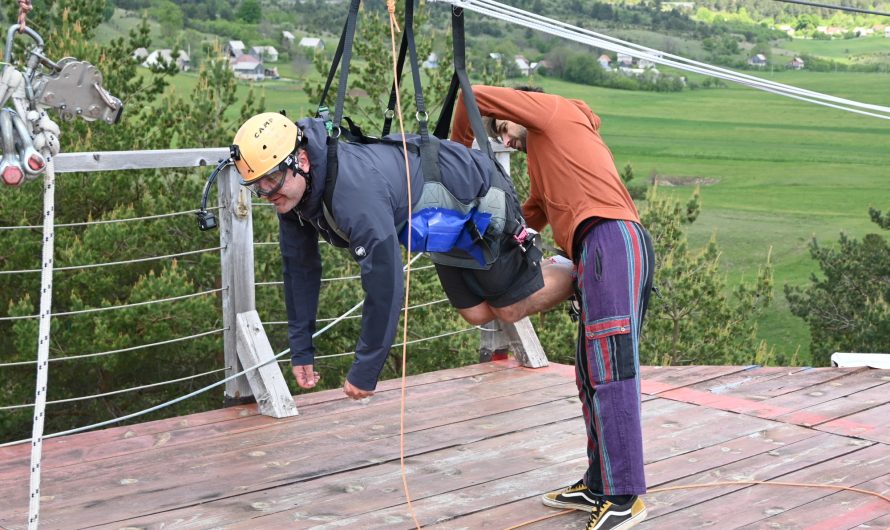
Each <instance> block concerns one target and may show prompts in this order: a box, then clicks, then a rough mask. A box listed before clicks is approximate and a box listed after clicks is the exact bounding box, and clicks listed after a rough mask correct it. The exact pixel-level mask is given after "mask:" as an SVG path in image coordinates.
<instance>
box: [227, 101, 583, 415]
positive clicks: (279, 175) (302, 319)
mask: <svg viewBox="0 0 890 530" xmlns="http://www.w3.org/2000/svg"><path fill="white" fill-rule="evenodd" d="M328 136H329V131H328V129H327V128H326V124H325V120H324V119H323V118H306V119H302V120H299V121H298V122H297V123H294V122H293V121H291V120H290V119H288V118H287V117H285V116H283V115H281V114H276V113H264V114H259V115H257V116H254V117H252V118H250V119H249V120H247V121H246V122H245V123H244V124H243V125H242V126H241V128H240V129H239V131H238V133H237V134H236V136H235V139H234V142H233V145H232V148H231V151H232V153H231V154H232V162H233V163H234V164H235V166H236V168H237V169H238V171H239V173H240V174H241V177H242V184H243V185H245V186H249V187H250V189H251V190H252V191H253V192H254V193H256V194H257V195H258V196H260V197H263V198H265V199H266V200H268V201H269V202H271V203H272V204H274V205H275V209H276V210H277V212H278V217H279V231H280V238H279V239H280V247H281V254H282V259H283V262H284V285H285V303H286V306H287V315H288V335H289V342H290V347H291V364H292V365H293V373H294V376H295V378H296V380H297V383H298V384H299V385H300V386H301V387H303V388H311V387H313V386H315V384H316V382H317V381H318V377H319V376H318V374H317V373H316V372H315V371H314V368H313V362H314V357H315V348H314V346H313V343H312V334H313V333H314V332H315V323H316V314H317V310H318V300H319V291H320V287H321V258H320V254H319V249H318V237H319V235H320V236H321V237H322V238H324V239H325V240H326V241H328V242H329V243H331V244H332V245H334V246H337V247H342V248H348V249H349V252H350V254H351V255H352V257H353V259H355V260H356V261H357V262H358V263H359V265H360V268H361V277H362V288H363V289H364V291H365V302H364V306H363V310H362V329H361V335H360V337H359V340H358V342H357V344H356V354H355V361H354V363H353V365H352V367H351V368H350V370H349V373H348V374H347V376H346V381H345V383H344V387H343V390H344V392H345V393H346V394H347V395H348V396H350V397H352V398H353V399H360V398H363V397H367V396H370V395H372V394H373V392H374V389H375V387H376V384H377V379H378V377H379V375H380V372H381V370H382V369H383V366H384V362H385V360H386V356H387V354H388V353H389V350H390V348H391V346H392V343H393V339H394V336H395V331H396V324H397V322H398V319H399V311H400V307H401V302H402V290H403V278H402V256H401V249H400V248H399V243H400V241H401V242H402V243H403V244H405V242H406V240H407V230H408V224H407V220H408V203H407V178H406V174H405V171H406V168H405V158H404V155H403V152H402V148H401V141H400V140H399V141H398V142H396V141H391V140H383V141H375V142H372V143H361V142H338V143H337V144H338V145H337V148H336V158H334V159H331V158H330V157H329V152H328V146H327V145H326V142H327V140H328ZM407 141H408V143H409V149H408V151H409V153H408V161H409V165H410V169H411V172H410V173H411V179H412V186H411V190H412V197H411V200H412V206H413V219H412V227H413V230H414V234H413V236H412V250H414V251H427V252H431V254H430V255H431V257H432V258H433V261H434V262H435V263H436V268H437V270H438V272H439V276H440V278H441V280H442V284H443V287H444V289H445V291H446V293H447V295H448V297H449V300H450V301H451V302H452V304H454V305H455V306H456V307H458V308H466V307H473V308H480V307H484V308H485V309H486V312H487V314H489V315H494V316H493V317H489V318H487V319H486V320H475V321H472V322H473V323H477V324H478V323H484V322H487V321H488V320H491V319H492V318H500V319H502V320H505V321H508V322H515V321H516V320H519V319H520V318H522V317H523V316H526V315H527V314H530V313H533V312H537V311H540V310H542V309H544V308H546V307H550V306H552V305H553V303H552V302H551V301H550V298H553V297H555V298H556V299H565V298H566V297H568V295H569V291H570V289H571V267H566V266H564V265H562V266H561V267H562V268H561V273H562V275H561V276H558V274H557V273H556V272H555V271H556V270H557V269H558V268H559V267H560V266H559V265H550V264H548V265H547V268H548V269H549V268H551V267H556V268H557V269H554V270H553V271H548V272H545V274H547V275H548V277H552V278H557V277H559V278H561V282H557V284H558V285H560V286H561V288H562V291H563V292H561V293H559V294H555V295H554V294H550V293H549V291H551V290H553V289H552V288H553V287H554V285H557V284H554V285H551V286H548V287H550V289H542V287H544V278H543V275H542V265H541V263H540V258H541V254H540V251H539V250H538V249H537V248H536V247H535V246H534V245H533V244H532V237H531V236H530V234H529V233H528V232H527V231H526V229H525V224H524V220H523V219H522V217H521V213H520V210H519V203H518V201H517V199H516V196H515V191H514V190H513V187H512V184H511V183H510V181H509V178H507V177H505V175H504V174H503V170H502V169H501V168H500V167H499V166H498V164H497V163H496V162H494V161H493V160H492V159H491V158H489V157H488V156H487V155H484V154H483V153H481V152H479V151H476V150H472V149H469V148H467V147H465V146H463V145H460V144H458V143H455V142H450V141H441V142H438V141H437V140H436V142H437V147H438V162H439V163H438V165H437V167H436V168H434V170H431V169H430V167H423V166H424V165H423V163H422V161H421V157H420V155H419V151H418V150H417V149H416V146H417V144H418V139H417V138H416V137H414V136H409V137H408V139H407ZM332 164H335V165H336V171H329V166H330V165H332ZM436 173H437V174H438V175H436V176H434V177H430V174H436ZM477 313H482V312H481V311H477Z"/></svg>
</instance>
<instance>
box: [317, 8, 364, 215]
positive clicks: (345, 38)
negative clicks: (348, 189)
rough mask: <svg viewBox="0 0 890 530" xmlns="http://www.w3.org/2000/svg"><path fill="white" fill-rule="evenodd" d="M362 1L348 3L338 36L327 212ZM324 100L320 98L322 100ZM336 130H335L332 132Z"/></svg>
mask: <svg viewBox="0 0 890 530" xmlns="http://www.w3.org/2000/svg"><path fill="white" fill-rule="evenodd" d="M361 3H362V0H352V3H351V4H350V5H349V15H348V16H347V17H346V24H345V25H344V27H343V34H342V35H341V37H340V43H341V44H342V54H341V55H342V60H343V64H342V65H341V67H340V82H339V84H338V86H337V103H336V105H335V107H334V117H333V121H332V123H331V129H329V131H331V132H330V133H329V134H328V138H327V147H328V157H327V169H326V172H325V186H324V196H323V198H322V200H323V202H324V204H323V206H324V207H325V208H327V209H328V212H329V213H332V212H333V210H332V203H333V198H334V188H335V186H336V184H337V172H338V170H339V164H338V163H337V143H338V142H339V138H340V134H341V130H340V121H341V120H342V118H343V102H344V101H345V99H346V81H347V79H348V78H349V60H350V59H351V58H352V41H353V39H354V38H355V25H356V21H357V20H358V8H359V5H360V4H361ZM337 48H338V51H340V46H339V45H338V46H337ZM336 66H337V59H335V60H334V63H333V64H332V65H331V71H330V73H329V74H328V84H330V82H331V80H332V78H333V73H334V70H335V69H336ZM327 89H328V87H327V86H326V87H325V93H327ZM323 101H324V100H322V102H323ZM333 131H336V132H333Z"/></svg>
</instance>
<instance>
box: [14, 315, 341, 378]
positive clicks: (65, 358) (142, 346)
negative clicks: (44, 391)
mask: <svg viewBox="0 0 890 530" xmlns="http://www.w3.org/2000/svg"><path fill="white" fill-rule="evenodd" d="M331 320H333V319H331ZM224 331H226V328H219V329H214V330H210V331H205V332H203V333H195V334H194V335H188V336H187V337H177V338H175V339H170V340H163V341H160V342H152V343H150V344H140V345H138V346H130V347H129V348H120V349H117V350H108V351H103V352H97V353H84V354H81V355H65V356H63V357H50V358H49V359H48V361H49V362H54V361H73V360H75V359H86V358H89V357H102V356H104V355H112V354H114V353H123V352H128V351H136V350H144V349H148V348H153V347H155V346H163V345H164V344H173V343H176V342H182V341H184V340H191V339H197V338H200V337H206V336H208V335H214V334H216V333H222V332H224ZM36 362H37V361H18V362H12V363H0V368H7V367H10V366H25V365H28V364H34V363H36Z"/></svg>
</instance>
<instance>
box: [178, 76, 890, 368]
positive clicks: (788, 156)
mask: <svg viewBox="0 0 890 530" xmlns="http://www.w3.org/2000/svg"><path fill="white" fill-rule="evenodd" d="M761 75H762V76H763V77H765V78H767V79H770V80H773V81H778V82H782V83H786V84H792V85H795V86H798V87H802V88H808V89H810V90H815V91H820V92H826V93H829V94H832V95H836V96H841V97H845V98H849V99H855V100H858V101H863V102H868V103H875V104H882V105H887V106H890V92H888V91H887V87H888V86H890V75H887V74H859V73H809V72H780V73H775V74H771V73H768V72H764V73H762V74H761ZM536 82H538V83H539V84H541V85H543V86H544V88H545V89H546V90H547V91H548V92H552V93H557V94H561V95H564V96H566V97H570V98H579V99H583V100H584V101H586V102H587V103H588V104H589V105H590V107H591V108H592V109H593V110H594V112H596V113H597V114H599V115H600V117H601V118H602V120H603V124H602V128H601V133H602V135H603V137H604V139H605V140H606V142H607V143H608V145H609V146H610V147H611V149H612V151H613V154H614V156H615V161H616V163H617V164H618V166H619V167H623V166H624V165H625V164H628V163H630V164H632V166H633V168H634V173H635V175H636V179H637V180H638V181H640V180H646V179H651V178H652V177H653V176H654V175H658V176H659V180H660V181H662V182H664V183H665V184H662V185H661V186H660V190H662V192H665V193H671V194H673V195H675V196H677V197H678V198H679V199H681V200H683V201H685V200H686V199H687V198H688V197H689V196H690V195H691V194H692V192H693V190H694V184H693V183H694V182H695V181H696V180H700V181H702V182H703V183H704V184H703V185H702V186H701V196H702V214H701V216H700V217H699V220H698V221H697V222H695V223H694V224H693V225H692V226H690V227H689V238H690V242H691V244H692V246H693V248H700V247H702V246H703V245H705V244H706V243H707V241H708V239H709V238H711V237H712V236H714V237H716V238H717V242H718V244H719V246H720V248H721V250H722V257H721V264H722V267H723V270H724V271H725V272H726V275H727V279H728V281H729V284H730V285H733V284H735V283H737V282H738V281H740V280H751V279H752V278H753V277H754V276H755V274H756V272H757V269H758V267H759V266H761V265H762V264H763V263H764V262H765V260H766V258H767V255H768V254H770V255H771V259H772V262H773V266H774V271H775V286H776V287H775V302H774V304H773V306H772V308H771V309H770V310H768V311H767V313H766V315H765V316H764V317H763V318H762V319H761V321H760V323H759V329H760V335H761V338H762V339H764V340H765V341H766V342H767V343H768V344H769V345H770V346H772V347H774V348H775V351H776V352H777V353H782V354H785V355H786V359H787V358H790V356H791V355H792V354H794V353H797V354H798V358H799V360H800V362H802V363H806V362H808V360H809V333H808V330H807V329H806V327H805V326H804V323H803V322H802V321H801V320H799V319H797V318H796V317H794V316H793V315H791V314H790V312H789V311H788V305H787V302H786V301H785V297H784V294H783V286H784V285H785V284H786V283H787V284H794V285H802V284H805V283H806V282H807V281H808V278H809V276H810V275H811V274H812V273H814V272H817V268H816V267H815V265H814V263H813V262H812V260H811V259H810V257H809V251H808V248H807V245H808V243H809V241H810V240H811V239H812V238H813V237H816V238H818V240H819V241H820V242H821V243H823V244H833V243H834V242H835V241H836V240H837V237H838V234H839V233H840V232H842V231H843V232H847V233H849V234H851V235H853V236H856V237H861V236H862V235H864V234H866V233H869V232H875V231H877V230H878V228H877V227H876V226H875V225H874V224H872V223H871V222H870V221H869V219H868V208H869V206H874V207H877V208H879V209H884V210H887V209H888V208H890V170H888V168H890V149H888V145H890V122H888V121H887V120H881V119H877V118H873V117H868V116H862V115H858V114H852V113H848V112H843V111H840V110H837V109H832V108H827V107H822V106H817V105H813V104H810V103H806V102H802V101H797V100H793V99H790V98H785V97H781V96H776V95H773V94H769V93H766V92H762V91H758V90H754V89H750V88H746V87H742V86H738V85H731V86H729V87H727V88H715V89H699V90H686V91H683V92H679V93H654V92H629V91H620V90H609V89H602V88H596V87H589V86H584V85H576V84H571V83H566V82H563V81H559V80H554V79H548V78H539V79H536ZM193 84H194V76H193V75H183V76H179V77H178V78H177V80H176V83H175V85H176V88H175V89H176V90H177V91H188V90H190V87H191V85H193ZM254 89H255V90H258V91H260V93H262V94H264V96H265V98H266V107H267V108H268V109H269V110H278V109H287V110H288V113H289V115H291V116H294V117H296V116H299V115H304V114H308V113H309V112H311V109H312V108H314V107H313V105H314V102H313V103H312V104H310V102H309V101H308V99H307V97H306V95H305V94H304V92H303V90H302V83H301V82H300V81H275V82H266V83H259V84H255V85H254ZM246 92H247V84H243V85H241V86H239V94H240V95H241V96H242V97H243V95H245V94H246ZM180 93H184V92H180ZM233 112H234V110H233Z"/></svg>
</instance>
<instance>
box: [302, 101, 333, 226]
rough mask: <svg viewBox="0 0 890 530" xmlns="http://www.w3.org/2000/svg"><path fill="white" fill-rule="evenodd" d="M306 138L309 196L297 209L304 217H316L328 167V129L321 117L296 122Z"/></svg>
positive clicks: (322, 196)
mask: <svg viewBox="0 0 890 530" xmlns="http://www.w3.org/2000/svg"><path fill="white" fill-rule="evenodd" d="M297 125H298V126H299V127H300V128H301V129H302V130H303V135H304V137H305V138H306V144H305V146H304V147H305V148H306V153H307V154H308V155H309V176H310V178H311V180H312V183H311V188H310V190H309V198H307V199H306V202H304V203H303V204H301V205H300V206H299V207H298V209H299V211H300V214H302V216H303V217H304V218H306V219H316V218H318V217H320V216H321V215H322V211H321V204H322V200H323V199H324V187H325V180H326V177H327V167H328V146H327V139H328V131H327V129H326V128H325V126H324V120H322V119H321V118H303V119H302V120H300V121H298V122H297Z"/></svg>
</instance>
